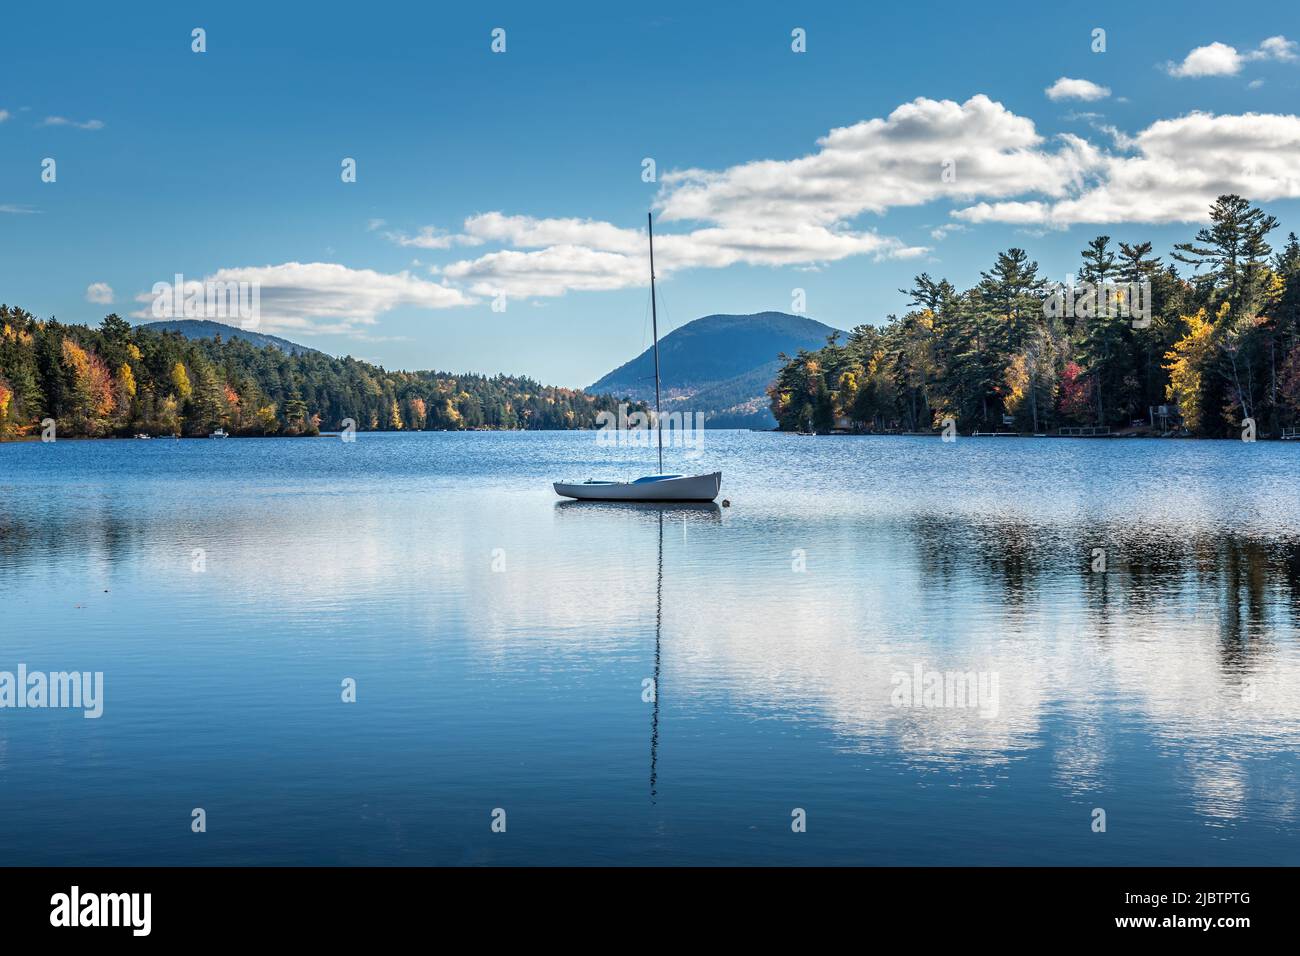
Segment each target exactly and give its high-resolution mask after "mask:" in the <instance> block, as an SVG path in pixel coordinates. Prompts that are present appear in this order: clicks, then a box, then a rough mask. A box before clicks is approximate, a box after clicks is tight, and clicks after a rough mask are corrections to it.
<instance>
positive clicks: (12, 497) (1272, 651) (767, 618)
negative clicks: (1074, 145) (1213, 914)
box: [0, 432, 1300, 865]
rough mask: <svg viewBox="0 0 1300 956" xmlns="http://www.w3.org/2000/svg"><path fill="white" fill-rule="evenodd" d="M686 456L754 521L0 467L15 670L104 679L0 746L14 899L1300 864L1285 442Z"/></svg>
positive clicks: (225, 462) (319, 466)
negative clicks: (527, 868)
mask: <svg viewBox="0 0 1300 956" xmlns="http://www.w3.org/2000/svg"><path fill="white" fill-rule="evenodd" d="M682 454H683V453H682V452H680V451H671V450H670V451H669V453H668V454H667V461H666V464H668V466H669V468H670V469H673V468H675V469H678V470H687V469H693V468H695V466H696V465H698V470H705V469H706V468H707V469H710V470H711V469H713V468H715V467H720V468H722V470H723V472H724V481H723V496H724V497H726V498H728V499H730V501H731V505H732V506H731V507H730V508H715V507H676V508H674V507H663V508H660V507H645V506H642V507H636V506H613V505H600V504H565V503H562V502H560V501H559V500H558V499H557V498H556V497H555V496H554V494H553V493H552V491H551V489H550V485H549V482H550V481H551V480H554V479H557V478H569V479H579V480H581V479H583V478H586V477H593V476H606V477H608V476H614V477H630V476H635V475H638V474H642V473H645V472H646V471H648V470H651V468H650V465H649V463H650V456H648V455H647V454H646V453H645V451H644V450H641V451H638V450H635V449H609V448H605V447H599V446H598V445H597V443H596V439H595V436H594V435H593V434H591V433H532V434H527V433H524V434H419V435H372V434H362V435H360V436H358V440H357V441H356V442H355V443H351V444H349V443H344V442H341V441H338V440H337V439H320V440H275V439H267V440H231V441H225V442H214V441H169V440H156V441H150V442H142V441H139V442H134V441H111V442H109V441H105V442H75V441H60V442H57V443H54V444H45V445H43V444H39V443H36V444H19V445H6V446H0V598H2V599H3V603H2V604H0V607H2V608H3V611H2V614H0V621H2V623H0V670H9V671H13V670H16V668H17V665H18V664H19V663H25V664H26V665H27V666H28V668H29V669H30V670H46V671H50V670H74V669H75V670H91V671H95V670H99V671H103V672H104V681H105V691H104V693H105V703H104V714H103V716H102V717H101V718H100V719H98V720H86V719H83V717H82V716H81V714H80V712H79V711H69V710H21V711H19V710H13V709H3V710H0V847H4V849H5V852H4V862H6V863H10V864H74V863H76V864H81V863H90V864H108V863H126V864H145V863H157V864H237V863H256V864H291V863H323V864H346V863H401V864H477V863H529V864H532V863H537V864H545V863H579V864H590V863H622V862H627V863H714V862H737V863H819V862H829V863H867V864H918V865H927V864H950V863H952V864H1035V863H1045V864H1057V863H1059V864H1111V863H1114V864H1137V863H1143V864H1167V863H1173V864H1202V865H1209V864H1229V863H1231V864H1256V863H1258V864H1291V865H1294V864H1297V863H1300V781H1298V780H1297V767H1298V765H1300V760H1298V759H1297V748H1298V746H1300V640H1297V622H1298V621H1300V507H1298V503H1297V490H1298V489H1300V481H1298V480H1297V479H1300V443H1296V444H1294V445H1284V444H1277V443H1257V444H1244V443H1240V442H1142V441H1122V440H1114V441H1087V440H1066V439H1063V440H1056V439H1052V440H1043V439H1040V440H1017V439H966V438H963V439H960V440H958V441H957V442H956V443H954V444H943V443H941V442H939V441H937V440H933V439H922V438H849V437H845V438H816V439H814V438H803V437H798V436H788V435H777V434H767V433H744V432H719V433H714V432H710V433H708V434H707V438H706V445H705V449H704V454H703V455H702V457H701V458H700V459H699V461H698V462H697V463H692V462H689V461H686V460H683V458H682V457H681V456H682ZM196 549H202V552H203V558H204V566H205V570H203V571H201V572H200V571H195V570H194V567H195V556H194V554H195V550H196ZM1094 549H1104V551H1105V559H1106V570H1105V571H1104V572H1100V571H1094V570H1093V569H1092V566H1093V563H1094ZM799 568H803V570H798V569H799ZM917 667H920V668H921V669H922V671H923V672H924V673H930V672H936V671H937V672H975V673H978V674H983V675H985V676H986V677H987V676H989V675H996V678H997V689H998V692H997V699H996V707H995V708H989V707H981V708H979V709H972V708H969V707H966V708H962V707H922V706H917V707H900V706H895V704H896V702H897V701H896V699H895V698H896V694H895V691H896V690H897V689H898V688H897V684H896V682H895V680H894V678H895V675H898V674H912V673H914V672H915V669H916V668H917ZM656 675H657V681H658V683H657V687H658V691H659V693H658V696H657V701H655V702H646V701H645V700H643V686H644V684H643V682H644V681H646V680H647V679H655V678H656ZM347 677H351V678H354V679H355V680H356V682H357V701H356V702H355V703H343V702H342V700H341V682H342V681H343V679H344V678H347ZM195 807H202V808H204V809H205V811H206V813H207V824H208V828H207V832H206V833H204V834H195V833H192V832H191V830H190V820H191V810H192V809H193V808H195ZM498 807H499V808H503V809H505V811H506V814H507V831H506V832H505V833H504V834H500V833H493V832H491V829H490V823H491V813H492V811H493V809H494V808H498ZM795 808H802V809H804V810H805V811H806V813H807V832H805V833H794V832H792V830H791V812H792V810H793V809H795ZM1094 808H1101V809H1103V810H1104V811H1105V814H1106V831H1105V832H1104V833H1096V832H1093V829H1092V821H1093V811H1094Z"/></svg>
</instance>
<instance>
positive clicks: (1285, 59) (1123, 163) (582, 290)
mask: <svg viewBox="0 0 1300 956" xmlns="http://www.w3.org/2000/svg"><path fill="white" fill-rule="evenodd" d="M413 6H414V5H413ZM623 6H624V5H613V4H566V5H562V6H560V7H557V6H556V5H545V6H544V7H543V6H539V5H537V4H517V5H513V4H510V5H507V4H496V5H492V6H491V7H482V8H475V9H469V10H464V9H462V10H460V11H457V10H453V9H449V8H447V7H446V6H445V5H437V6H436V7H435V6H434V5H421V6H420V8H418V9H406V8H403V7H400V6H389V5H386V4H379V3H372V4H365V5H356V6H354V5H346V6H344V5H340V6H334V7H331V6H326V5H321V6H316V7H313V8H312V10H311V12H310V13H307V12H292V11H289V10H284V9H280V8H279V7H278V6H276V5H272V4H265V3H263V4H248V5H243V4H230V3H222V4H212V5H203V4H196V5H187V6H186V8H184V9H182V8H180V7H179V6H178V5H175V4H157V5H139V6H137V5H131V6H129V7H127V8H113V9H110V8H107V7H103V6H99V5H96V6H87V8H86V9H85V10H83V11H79V12H78V11H68V10H67V9H66V8H50V7H48V6H45V5H24V6H22V7H14V6H12V5H11V6H10V7H9V8H8V9H6V12H5V13H4V14H3V16H4V23H3V29H4V36H5V40H6V43H5V49H6V61H7V62H6V69H5V78H4V80H3V84H2V85H0V300H3V301H5V302H8V303H10V304H14V305H21V306H23V307H24V308H27V309H29V310H30V311H32V312H34V313H36V314H38V315H41V316H50V315H55V316H57V317H58V318H59V319H61V320H63V321H84V322H98V320H99V319H100V318H101V317H102V316H103V315H104V314H105V313H106V312H108V311H117V312H119V313H121V314H123V315H131V316H136V320H137V321H144V320H146V319H147V313H148V312H149V311H150V307H151V303H150V302H149V301H148V293H149V292H150V290H151V288H152V287H153V285H154V283H156V282H160V281H169V280H170V279H171V278H172V276H173V275H174V274H176V273H181V274H183V275H185V276H186V278H187V279H202V278H205V277H211V276H217V277H228V278H244V279H249V280H256V281H259V282H260V283H261V288H262V315H261V327H262V328H263V329H264V330H265V331H271V332H275V333H277V334H282V335H285V336H287V337H289V338H292V339H294V340H296V341H300V342H303V343H305V344H309V345H313V346H316V347H318V348H322V349H325V350H326V351H329V352H333V353H336V354H353V355H356V356H359V357H362V358H366V359H370V360H372V361H376V362H379V363H381V364H383V365H385V366H387V367H390V368H438V369H444V370H452V371H483V372H497V371H503V372H515V373H527V374H530V375H533V376H536V377H538V378H540V379H542V380H544V381H546V382H550V383H555V384H565V385H585V384H589V383H590V382H592V381H594V380H595V379H596V378H598V377H599V376H600V375H602V374H603V373H604V372H606V371H608V370H609V369H610V368H612V367H614V366H616V365H618V364H619V363H621V362H623V361H625V360H626V359H628V358H629V357H631V356H632V355H633V354H635V353H636V352H638V351H639V350H640V349H641V348H643V347H644V346H645V345H647V344H648V330H647V328H646V289H645V287H644V278H643V271H644V253H643V251H641V248H640V247H641V243H642V239H641V237H640V236H639V235H638V233H637V230H643V228H644V220H645V214H646V211H647V209H649V208H651V207H652V206H653V207H654V208H655V211H656V233H657V235H658V234H662V235H663V237H664V238H663V242H662V244H661V250H662V257H661V263H660V265H661V272H662V273H663V274H664V276H663V278H664V281H663V284H662V287H661V288H662V293H663V296H662V303H661V304H663V305H664V306H665V311H666V323H665V324H666V327H668V328H671V327H674V326H676V325H680V324H683V323H685V322H687V321H689V320H691V319H693V318H695V317H698V316H700V315H706V314H709V313H712V312H753V311H760V310H765V309H779V310H784V311H789V310H790V308H791V300H792V290H793V289H795V288H802V289H803V290H804V291H805V294H806V302H807V314H808V315H810V316H811V317H813V318H816V319H819V320H821V321H824V322H826V323H828V324H830V325H834V326H837V327H840V328H850V327H852V326H853V325H856V324H859V323H862V322H879V321H882V320H883V319H884V317H885V316H887V315H888V314H889V313H890V312H901V311H903V310H904V308H905V300H904V299H903V297H902V296H900V295H899V294H898V293H897V291H896V290H897V288H898V287H899V286H902V285H905V284H907V283H908V280H909V279H910V277H911V276H913V275H914V274H916V273H917V272H920V271H928V272H930V273H931V274H933V275H936V276H939V275H942V276H946V277H948V278H950V279H951V280H952V281H953V282H954V283H956V284H957V285H959V286H963V287H964V286H966V285H969V284H970V283H972V282H973V281H974V280H975V279H976V278H977V277H978V273H979V271H980V269H982V268H987V266H988V264H989V263H990V262H991V261H992V259H993V256H994V254H995V253H996V251H997V250H999V249H1003V248H1006V247H1008V246H1012V245H1017V246H1022V247H1024V248H1026V249H1028V250H1029V251H1030V253H1031V255H1032V256H1033V257H1034V258H1036V259H1037V260H1038V261H1039V263H1040V264H1041V266H1042V268H1043V270H1044V271H1045V272H1046V273H1047V274H1049V275H1051V276H1054V277H1060V278H1064V276H1065V275H1066V274H1067V273H1069V272H1071V271H1073V270H1074V268H1075V267H1076V265H1077V262H1078V256H1077V253H1078V250H1079V249H1081V248H1082V247H1083V245H1084V243H1085V242H1086V241H1087V240H1088V239H1089V238H1091V237H1092V236H1094V235H1097V234H1099V233H1107V234H1110V235H1112V236H1114V237H1115V238H1116V239H1117V240H1121V239H1122V240H1126V241H1128V240H1140V239H1151V240H1152V241H1153V242H1154V243H1155V245H1156V248H1157V251H1159V252H1160V253H1162V254H1167V253H1168V249H1169V247H1170V246H1171V245H1172V243H1174V242H1177V241H1182V240H1185V239H1188V238H1190V236H1191V235H1192V234H1193V232H1194V231H1195V229H1196V223H1195V222H1192V221H1189V220H1191V219H1192V218H1194V217H1195V216H1196V215H1198V214H1197V213H1194V212H1192V211H1191V210H1194V209H1199V208H1201V207H1202V206H1203V205H1205V203H1203V202H1202V199H1203V197H1205V196H1211V195H1213V194H1214V193H1216V192H1218V191H1226V190H1229V189H1232V190H1236V191H1240V192H1242V193H1243V194H1245V195H1247V196H1250V197H1251V198H1254V199H1257V200H1261V201H1262V204H1263V205H1265V206H1266V207H1267V208H1268V209H1269V211H1271V212H1273V213H1274V214H1275V215H1277V216H1278V217H1279V218H1280V219H1281V220H1282V224H1283V230H1282V232H1285V231H1287V230H1290V229H1296V230H1298V231H1300V200H1298V198H1297V197H1300V118H1297V116H1296V115H1295V114H1296V112H1297V106H1296V104H1297V103H1300V96H1298V93H1300V57H1297V56H1296V52H1295V47H1294V45H1293V44H1292V43H1290V42H1289V41H1293V40H1296V39H1300V19H1298V18H1297V17H1296V16H1295V12H1294V10H1295V8H1294V4H1288V3H1280V2H1279V3H1269V2H1263V3H1256V4H1252V5H1251V6H1250V7H1249V10H1248V11H1247V10H1245V9H1244V8H1243V9H1241V10H1236V9H1234V10H1226V11H1225V9H1224V8H1223V7H1222V5H1214V4H1208V3H1207V4H1196V3H1188V4H1180V5H1179V6H1178V12H1177V13H1176V14H1171V13H1169V12H1167V11H1164V10H1160V9H1156V5H1138V4H1132V3H1122V4H1091V5H1089V6H1088V8H1087V9H1083V8H1073V7H1072V8H1071V9H1069V10H1064V11H1062V10H1053V9H1049V8H1048V5H1041V4H999V5H996V6H994V5H980V6H976V5H973V4H962V5H956V4H942V5H935V6H926V7H923V6H921V5H901V6H898V7H893V8H888V9H881V8H877V7H875V5H855V6H854V7H853V8H849V6H848V5H835V6H832V5H825V6H824V7H819V8H818V9H816V10H814V11H813V12H811V13H810V12H808V11H807V8H806V5H798V4H789V3H785V4H775V3H750V4H745V5H743V6H742V5H715V6H710V5H705V4H698V3H697V4H677V3H662V4H656V5H654V6H653V7H652V8H642V7H632V6H627V7H626V9H623V8H622V7H623ZM195 27H202V28H204V29H205V30H206V31H207V52H205V53H202V54H199V53H194V52H192V51H191V30H192V29H193V28H195ZM496 27H501V28H504V29H505V31H506V51H505V53H501V54H494V53H493V52H492V51H491V49H490V44H491V39H492V38H491V31H492V30H493V28H496ZM796 27H800V28H803V29H804V30H806V31H807V52H805V53H795V52H793V51H792V50H791V31H792V30H793V29H794V28H796ZM1095 27H1101V28H1103V29H1105V31H1106V50H1105V52H1104V53H1094V52H1092V50H1091V44H1092V35H1091V34H1092V30H1093V29H1094V28H1095ZM1279 38H1281V39H1279ZM1193 51H1197V52H1196V53H1195V54H1194V53H1193ZM1189 54H1191V55H1192V57H1191V59H1188V57H1189ZM1062 78H1067V79H1070V80H1086V81H1088V83H1090V84H1093V85H1094V86H1095V87H1097V88H1098V89H1094V88H1093V87H1089V86H1087V85H1084V84H1066V85H1065V86H1063V87H1061V88H1060V89H1062V90H1064V91H1066V92H1067V93H1073V94H1074V95H1073V96H1066V97H1061V98H1057V99H1052V98H1050V97H1049V96H1048V95H1047V93H1046V92H1045V91H1046V90H1047V89H1048V88H1049V87H1052V86H1053V85H1054V84H1055V83H1056V82H1057V81H1058V80H1060V79H1062ZM1100 88H1105V89H1106V90H1108V93H1107V94H1105V95H1103V94H1102V93H1101V91H1100ZM1081 92H1082V93H1084V94H1087V95H1091V96H1094V97H1096V98H1093V99H1081V98H1079V97H1078V94H1079V93H1081ZM1196 114H1204V115H1196ZM832 130H842V132H841V133H839V134H836V136H835V137H832V141H831V142H829V143H827V144H820V145H819V143H820V141H822V140H823V138H825V137H827V136H828V134H830V132H831V131H832ZM1062 137H1066V138H1062ZM46 157H50V158H54V159H55V160H56V163H57V180H56V181H55V182H52V183H48V182H42V181H41V164H42V160H43V159H45V158H46ZM345 157H352V158H354V159H355V160H356V163H357V181H356V182H354V183H344V182H342V181H341V179H340V164H341V161H342V160H343V159H344V158H345ZM645 157H652V158H654V160H655V162H656V168H657V172H658V177H657V181H656V182H654V183H647V182H644V181H643V180H642V160H643V158H645ZM945 159H952V160H953V161H954V163H955V169H956V181H955V182H954V183H951V184H942V182H941V167H942V163H943V161H944V160H945ZM762 161H770V162H766V163H763V162H762ZM755 164H759V165H755ZM683 171H692V172H689V173H683ZM467 220H468V221H467ZM945 226H946V227H947V228H944V229H940V227H945ZM936 230H938V231H936ZM1277 239H1278V240H1279V241H1280V240H1281V239H1282V236H1281V235H1278V236H1277ZM293 264H298V265H296V266H295V265H293ZM98 283H102V284H104V285H106V286H108V287H109V288H110V289H111V290H112V291H111V300H110V301H88V297H89V298H97V299H100V300H104V299H109V298H110V294H109V293H108V292H106V291H104V290H101V291H100V292H99V293H98V294H95V293H89V295H88V290H89V288H90V287H91V286H92V285H94V284H98ZM502 292H504V293H505V299H504V301H505V304H506V308H505V311H504V312H497V311H493V309H492V301H493V299H494V298H496V296H497V295H499V294H500V293H502ZM141 296H145V299H144V300H143V301H141V300H140V299H139V297H141Z"/></svg>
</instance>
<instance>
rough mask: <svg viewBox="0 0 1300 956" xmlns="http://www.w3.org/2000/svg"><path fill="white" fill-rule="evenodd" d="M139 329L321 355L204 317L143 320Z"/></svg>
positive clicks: (275, 336)
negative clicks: (218, 337) (237, 341)
mask: <svg viewBox="0 0 1300 956" xmlns="http://www.w3.org/2000/svg"><path fill="white" fill-rule="evenodd" d="M137 328H141V329H149V330H150V331H151V332H179V333H180V334H181V335H183V336H185V337H186V338H187V339H215V338H216V337H217V336H218V335H219V336H221V338H222V341H226V342H229V341H230V340H231V339H242V340H243V341H245V342H249V343H251V344H252V345H253V347H254V348H259V349H260V348H265V347H266V346H268V345H274V346H275V347H276V348H277V349H279V350H280V351H281V352H284V353H286V354H288V355H321V354H324V353H322V352H321V351H320V350H319V349H312V348H308V347H307V346H305V345H298V344H297V343H296V342H290V341H289V340H288V339H282V338H280V337H279V336H278V335H266V334H265V333H262V332H248V331H246V330H244V329H241V328H238V327H236V326H233V325H226V324H224V323H222V322H211V321H208V320H206V319H165V320H163V321H162V322H145V323H143V324H142V325H139V326H137Z"/></svg>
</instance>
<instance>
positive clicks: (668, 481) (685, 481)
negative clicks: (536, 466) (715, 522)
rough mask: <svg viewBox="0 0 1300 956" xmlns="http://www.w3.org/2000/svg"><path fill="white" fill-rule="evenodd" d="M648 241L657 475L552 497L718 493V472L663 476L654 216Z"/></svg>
mask: <svg viewBox="0 0 1300 956" xmlns="http://www.w3.org/2000/svg"><path fill="white" fill-rule="evenodd" d="M646 226H647V230H648V235H649V238H650V317H651V321H652V323H653V331H654V340H655V444H656V445H657V446H658V449H659V473H658V474H654V475H646V476H645V477H643V478H637V479H636V480H635V481H607V480H604V479H599V478H588V479H587V480H586V481H584V482H580V483H570V482H563V481H557V482H554V483H553V487H554V488H555V493H556V494H557V495H561V496H563V497H565V498H577V499H579V500H580V501H712V500H713V499H714V498H716V497H718V492H720V491H721V490H722V472H720V471H714V472H710V473H709V474H705V475H676V474H666V473H665V472H664V427H663V419H662V416H661V414H660V410H659V312H658V307H657V305H656V303H655V233H654V216H653V214H651V213H647V214H646Z"/></svg>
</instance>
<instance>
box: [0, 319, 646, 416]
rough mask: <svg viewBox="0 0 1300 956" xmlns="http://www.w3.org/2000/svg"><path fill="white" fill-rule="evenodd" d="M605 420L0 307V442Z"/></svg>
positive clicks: (107, 323) (605, 400) (553, 406)
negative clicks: (47, 428) (46, 426)
mask: <svg viewBox="0 0 1300 956" xmlns="http://www.w3.org/2000/svg"><path fill="white" fill-rule="evenodd" d="M617 407H618V402H617V400H616V399H615V398H613V397H612V396H609V395H598V396H597V395H588V394H586V393H585V392H582V391H580V390H576V389H568V388H556V387H551V386H544V385H541V384H539V383H538V382H535V381H533V380H532V379H529V378H526V377H519V376H509V375H494V376H486V375H453V374H449V373H445V372H432V371H422V372H401V371H387V370H385V369H383V368H381V367H378V366H375V365H371V364H370V363H368V362H363V361H360V360H358V359H354V358H351V357H346V358H334V357H332V356H329V355H326V354H324V353H321V352H302V353H300V354H297V355H291V354H289V353H287V352H284V351H281V350H280V349H278V348H276V347H274V346H270V345H268V346H265V347H262V348H259V347H257V346H254V345H253V344H251V343H249V342H247V341H244V340H242V339H228V340H224V341H223V340H221V339H220V338H215V339H187V338H185V337H184V336H183V335H181V334H180V333H179V332H162V331H156V330H151V329H144V328H136V327H132V325H131V324H130V323H129V322H127V321H126V320H124V319H122V318H121V317H119V316H117V315H116V314H114V315H109V316H107V317H105V318H104V320H103V322H101V323H100V325H99V327H98V328H90V327H87V326H84V325H64V324H61V323H59V322H57V321H55V320H54V319H49V320H40V319H37V318H36V317H35V316H33V315H31V314H30V313H28V312H26V311H24V310H22V309H19V308H13V307H10V306H7V305H0V438H22V437H25V436H29V435H33V434H37V433H39V432H40V431H41V423H42V422H43V421H45V420H47V419H53V420H54V421H55V423H56V428H57V434H58V435H59V436H68V437H108V436H125V435H133V434H140V433H143V434H147V435H185V436H203V435H208V434H210V433H211V432H212V431H214V430H215V429H217V428H223V429H225V430H226V432H228V433H229V434H232V435H313V434H317V433H319V431H320V430H321V429H322V428H325V429H339V428H342V427H344V424H343V423H344V421H345V420H346V419H352V420H353V421H354V422H355V423H356V427H357V428H358V429H361V430H377V431H397V430H466V429H484V428H487V429H570V428H592V427H594V426H595V422H596V415H597V414H598V413H599V412H601V411H614V410H617ZM636 407H638V408H639V407H641V406H640V405H639V404H638V405H637V406H636Z"/></svg>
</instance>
